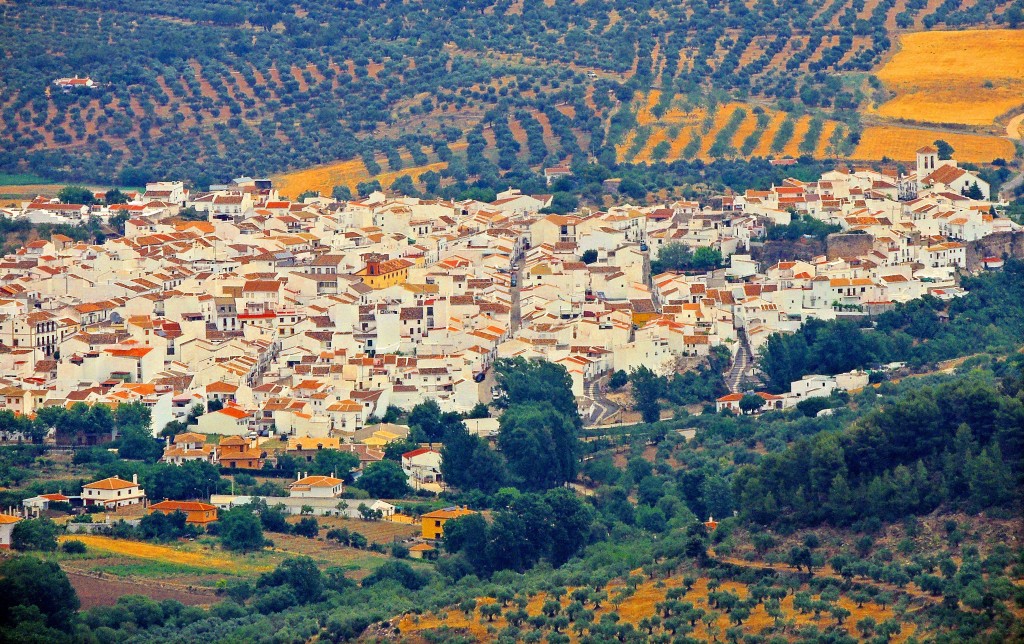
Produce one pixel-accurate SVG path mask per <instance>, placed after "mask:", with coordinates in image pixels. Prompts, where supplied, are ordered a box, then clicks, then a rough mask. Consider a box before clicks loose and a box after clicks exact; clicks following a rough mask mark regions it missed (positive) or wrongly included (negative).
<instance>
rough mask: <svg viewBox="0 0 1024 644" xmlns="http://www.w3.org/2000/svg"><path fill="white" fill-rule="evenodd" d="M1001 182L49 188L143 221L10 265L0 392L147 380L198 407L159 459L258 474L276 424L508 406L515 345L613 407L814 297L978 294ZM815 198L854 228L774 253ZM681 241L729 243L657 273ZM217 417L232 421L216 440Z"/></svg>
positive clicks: (946, 173) (321, 432) (290, 431)
mask: <svg viewBox="0 0 1024 644" xmlns="http://www.w3.org/2000/svg"><path fill="white" fill-rule="evenodd" d="M551 170H552V173H553V175H554V174H558V173H565V172H571V170H569V169H568V168H554V169H551ZM968 192H973V193H974V197H976V198H971V197H967V196H965V194H966V193H968ZM979 193H980V194H981V197H980V198H978V197H979ZM987 193H988V186H987V185H986V184H984V182H982V181H981V180H980V179H978V178H977V177H976V176H975V175H973V174H972V173H971V172H970V171H968V170H964V169H962V168H958V167H957V164H956V162H955V161H952V160H939V159H938V155H937V152H936V150H934V149H933V148H930V147H928V148H922V149H921V150H919V152H918V159H917V168H916V173H914V174H912V175H910V176H909V177H906V176H905V177H896V176H889V175H887V174H885V173H882V172H878V171H875V170H853V169H850V170H849V171H839V170H836V171H832V172H828V173H827V174H825V175H823V176H821V177H820V178H819V179H818V180H817V181H813V182H803V181H798V180H796V179H789V180H787V181H785V182H783V183H782V185H778V186H773V187H771V188H770V189H768V190H748V191H746V192H745V193H744V194H734V195H718V196H715V197H712V198H710V199H707V200H706V201H704V202H696V201H676V202H672V203H666V204H663V205H659V206H644V207H640V206H630V205H625V206H616V207H611V208H608V209H606V210H604V211H595V210H587V209H584V210H582V211H579V212H575V213H573V214H568V215H558V214H546V211H545V209H546V208H547V207H549V206H550V205H551V196H550V195H527V194H521V193H520V192H519V191H517V190H515V189H512V188H510V189H509V190H508V191H506V192H504V193H501V194H499V195H498V198H497V199H496V200H495V201H493V202H491V203H484V202H479V201H472V200H470V201H456V202H449V201H440V200H423V199H417V198H408V197H403V196H401V195H394V194H385V193H382V192H374V193H373V194H370V195H367V196H365V197H362V198H359V199H355V200H351V201H347V202H344V201H334V200H332V199H329V198H324V197H309V198H306V199H305V200H304V201H302V202H301V203H300V202H294V201H289V200H287V199H285V198H283V197H282V196H281V195H279V194H278V192H277V191H276V190H275V188H274V187H273V185H272V183H271V182H270V181H267V180H258V179H251V178H239V179H236V180H234V181H233V182H232V183H231V184H229V185H221V186H212V187H211V189H210V190H209V191H207V192H196V191H190V190H188V189H186V188H185V186H184V185H183V183H182V182H175V181H168V182H157V183H151V184H148V185H147V186H146V189H145V191H144V192H141V193H138V194H132V195H129V196H130V197H131V198H130V200H129V202H128V203H126V204H119V205H112V206H86V205H81V204H66V203H58V202H56V201H55V200H51V199H45V198H36V199H34V200H31V201H27V202H24V203H23V204H22V205H21V207H20V208H17V209H10V210H7V211H5V212H4V214H5V215H6V216H8V217H11V218H27V219H29V220H31V221H33V222H37V223H40V222H49V223H80V222H82V221H84V220H86V219H88V218H91V217H98V218H100V219H102V220H105V221H109V220H110V219H111V218H113V217H116V216H119V215H120V216H122V218H124V217H126V218H127V220H126V222H125V225H124V236H123V237H117V238H110V239H108V240H107V241H105V242H104V243H103V244H89V243H84V242H77V243H76V242H74V241H73V240H71V239H70V238H68V237H66V236H62V235H53V236H52V238H50V239H38V240H36V241H32V242H30V243H28V244H27V245H26V246H25V247H23V248H21V249H19V250H18V251H17V252H16V253H13V254H10V255H8V256H6V257H4V258H3V260H2V262H0V379H2V386H3V391H2V396H0V407H2V408H3V409H7V410H10V411H12V412H14V413H15V414H25V415H33V414H35V413H36V412H37V411H38V410H39V409H41V408H44V407H48V406H62V407H67V406H70V405H73V404H75V403H85V404H87V405H91V404H95V403H105V404H108V405H112V406H116V405H118V404H121V403H128V402H136V401H137V402H141V403H142V404H144V405H145V406H146V407H148V408H149V409H150V411H151V414H152V419H153V424H152V430H153V433H154V436H156V435H157V434H158V433H159V432H160V431H161V430H162V429H163V428H164V427H165V426H167V424H168V423H170V422H172V421H184V420H185V419H186V418H187V417H188V416H189V414H190V413H193V414H194V413H195V412H194V410H195V409H196V406H197V405H198V408H199V409H200V412H201V414H200V415H199V416H198V418H194V417H193V419H192V420H194V421H195V424H193V425H191V426H190V429H191V431H190V432H189V433H188V434H185V435H180V436H178V437H176V438H175V439H174V441H173V443H171V442H170V441H168V444H167V447H166V450H165V455H164V460H165V461H167V462H172V463H181V462H184V461H187V460H193V459H200V460H205V461H209V462H214V463H219V464H220V465H221V466H225V467H238V468H245V469H259V468H260V467H262V466H263V465H264V464H265V462H266V460H267V459H268V458H269V459H273V458H274V454H273V453H272V452H271V453H268V452H267V451H266V450H262V449H260V447H259V445H260V444H261V443H262V442H264V441H266V440H267V439H269V438H271V437H275V438H278V439H280V440H281V441H284V444H286V446H287V447H286V449H287V450H289V451H293V452H295V453H302V452H304V451H306V450H310V449H314V450H315V449H318V448H319V449H323V448H325V447H328V448H333V449H346V450H349V451H352V452H353V453H356V454H357V455H358V457H359V459H360V461H361V462H362V463H366V462H372V461H373V460H380V458H382V456H383V454H382V451H381V450H383V448H384V447H385V446H386V445H387V444H388V443H389V442H390V441H392V440H398V439H404V438H405V437H406V436H407V435H408V428H407V427H403V426H399V425H387V424H381V423H380V419H381V418H382V417H383V416H384V415H385V413H386V411H387V410H388V408H389V407H397V408H399V409H404V410H408V409H410V408H412V407H414V406H415V405H417V404H419V403H422V402H424V401H426V400H433V401H436V402H437V404H438V405H439V406H440V408H441V410H442V411H445V412H460V413H466V412H468V411H470V410H471V409H473V408H474V407H477V406H478V405H479V404H480V403H483V404H485V405H486V404H488V403H490V402H491V400H492V395H493V393H494V391H493V386H494V379H493V374H492V369H490V367H491V365H492V364H493V362H494V361H495V360H496V359H499V358H515V357H523V358H527V359H533V358H538V359H542V360H547V361H550V362H553V363H556V364H559V365H562V366H564V367H565V369H566V370H567V372H568V374H569V375H570V377H571V379H572V390H573V393H574V394H575V395H576V397H577V401H578V402H579V404H580V410H581V413H582V415H583V416H584V420H585V421H586V422H587V423H588V424H598V423H601V422H608V421H609V420H611V419H612V416H614V413H615V411H616V407H615V405H612V404H610V403H608V402H607V401H602V400H601V399H602V394H601V390H602V388H603V387H602V379H603V378H604V377H605V376H607V375H608V374H610V373H612V372H615V371H620V370H621V371H625V372H630V371H632V370H634V369H636V368H638V367H640V366H642V365H646V366H647V367H650V368H651V369H652V370H654V371H655V372H658V373H662V374H667V373H671V372H674V371H678V370H684V369H687V368H692V367H693V366H694V365H696V364H698V363H700V362H701V361H702V360H703V359H705V358H706V357H708V356H709V355H710V353H711V352H712V351H714V350H716V349H715V348H716V347H724V348H725V349H727V350H728V351H729V354H730V355H732V356H739V355H741V354H746V356H748V357H749V356H752V355H755V354H756V353H757V351H758V349H759V347H761V346H762V345H763V344H764V342H765V341H766V339H767V338H768V336H769V335H771V334H772V333H776V332H791V331H795V330H796V329H798V328H799V327H800V325H801V324H802V323H803V322H805V321H806V320H808V319H811V318H817V319H823V320H829V319H836V318H837V317H856V316H863V315H867V314H869V313H878V312H882V311H884V310H886V309H887V308H891V307H892V305H893V304H894V303H897V302H906V301H908V300H910V299H913V298H917V297H920V296H922V295H926V294H930V295H933V296H935V297H937V298H940V299H950V298H954V297H957V296H959V295H962V294H963V290H962V289H961V288H960V287H959V286H958V281H957V271H958V270H964V269H972V270H974V269H981V270H986V269H998V268H999V267H1000V266H1001V264H1002V258H1001V257H996V256H993V257H981V258H980V260H979V259H978V258H972V257H971V256H970V255H971V253H969V252H968V246H969V245H970V244H972V243H974V242H978V240H983V239H984V238H987V237H989V236H991V235H996V234H999V233H1007V232H1013V231H1016V230H1019V228H1020V226H1018V225H1017V224H1015V223H1014V222H1012V221H1011V220H1010V219H1008V218H1005V217H1000V216H998V208H997V204H993V203H992V202H990V201H988V199H987V198H985V197H987ZM799 217H810V218H813V219H814V220H818V221H820V222H824V223H827V224H833V225H835V226H838V230H839V231H840V232H838V233H835V234H832V235H830V236H829V238H828V243H827V244H826V246H827V248H826V249H825V252H823V253H821V254H814V255H813V256H808V257H805V258H799V259H798V258H786V259H781V260H779V261H772V262H769V263H766V262H764V261H759V260H758V259H755V257H757V256H758V251H759V250H763V247H764V239H765V236H766V231H767V230H768V229H770V228H771V227H774V226H785V225H787V224H790V223H791V222H792V221H793V220H794V219H795V218H799ZM797 243H798V245H799V240H798V242H797ZM673 245H676V246H677V247H678V245H682V246H684V247H686V248H688V249H690V250H691V251H696V250H697V249H701V248H709V249H714V250H716V251H719V252H720V253H721V257H723V258H724V260H722V262H721V265H720V266H718V267H715V266H711V267H708V268H707V269H699V270H686V271H666V272H661V273H660V274H652V270H651V266H652V264H654V265H657V262H658V260H659V256H660V254H661V253H662V251H663V250H664V249H665V248H666V247H669V246H673ZM747 362H748V363H749V362H750V361H749V360H748V361H747ZM739 375H740V377H739V378H737V379H736V380H735V382H733V383H730V385H731V386H732V388H733V390H734V392H733V394H732V397H731V399H730V397H725V398H723V399H721V400H719V401H718V408H719V409H721V408H723V407H730V406H735V403H736V402H737V401H738V400H739V397H740V395H741V393H742V389H746V388H750V387H752V386H754V385H756V382H757V374H756V373H754V372H753V370H752V367H751V366H748V367H747V368H746V372H745V373H742V374H739ZM847 376H848V377H846V378H845V379H844V378H843V377H833V378H824V377H821V378H818V379H814V378H811V379H810V380H808V381H807V382H800V383H794V385H793V391H792V392H791V393H790V394H789V395H787V396H781V397H778V400H775V399H774V398H773V399H772V400H768V399H767V398H766V406H767V407H773V408H774V407H778V408H782V407H789V406H792V405H793V404H795V403H796V402H798V401H799V400H800V399H802V398H803V397H806V396H807V395H815V393H813V392H817V394H816V395H828V394H829V393H831V391H832V390H834V389H835V388H837V387H839V388H845V389H853V388H857V387H860V386H863V384H865V383H866V376H864V375H863V374H859V375H858V374H848V375H847ZM808 392H812V393H811V394H809V393H808ZM765 396H768V395H767V394H765ZM471 422H472V424H471V425H470V428H471V430H472V431H473V432H474V433H477V434H478V435H481V436H484V437H487V436H492V435H494V434H495V433H496V432H497V420H495V419H481V420H477V421H471ZM211 435H215V436H218V437H231V438H230V439H227V440H221V441H220V442H219V444H217V445H216V446H214V445H213V444H210V445H207V444H206V440H205V439H206V437H208V436H211ZM4 438H6V439H9V440H10V439H17V438H19V437H17V436H5V437H4ZM69 440H72V441H78V442H84V441H91V440H94V437H86V436H78V437H72V438H71V439H69ZM417 459H418V460H420V461H423V460H424V459H426V460H425V461H424V462H417V463H411V462H410V463H405V464H403V465H404V466H405V471H406V473H407V474H408V475H409V476H410V479H411V480H415V481H416V482H417V484H418V485H422V486H426V488H427V489H431V488H434V489H440V488H439V479H440V477H439V475H438V469H439V468H438V463H437V462H435V461H436V452H432V453H431V451H430V450H427V453H426V454H418V455H414V456H413V458H412V459H411V460H417ZM431 459H433V460H431Z"/></svg>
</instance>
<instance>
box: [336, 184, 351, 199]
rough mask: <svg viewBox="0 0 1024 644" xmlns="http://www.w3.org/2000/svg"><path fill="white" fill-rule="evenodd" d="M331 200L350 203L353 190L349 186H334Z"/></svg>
mask: <svg viewBox="0 0 1024 644" xmlns="http://www.w3.org/2000/svg"><path fill="white" fill-rule="evenodd" d="M331 199H334V200H335V201H350V200H351V199H352V190H351V189H350V188H349V187H348V186H334V187H333V188H331Z"/></svg>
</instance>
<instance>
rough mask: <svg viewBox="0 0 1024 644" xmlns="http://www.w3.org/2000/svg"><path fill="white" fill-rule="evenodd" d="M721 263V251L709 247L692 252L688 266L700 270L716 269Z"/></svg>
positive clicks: (702, 247) (701, 247)
mask: <svg viewBox="0 0 1024 644" xmlns="http://www.w3.org/2000/svg"><path fill="white" fill-rule="evenodd" d="M721 263H722V251H720V250H718V249H717V248H711V247H710V246H700V247H698V248H697V250H695V251H693V259H691V260H690V265H691V266H692V267H693V268H698V269H702V270H710V269H712V268H718V267H719V266H720V265H721Z"/></svg>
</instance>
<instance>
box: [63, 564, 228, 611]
mask: <svg viewBox="0 0 1024 644" xmlns="http://www.w3.org/2000/svg"><path fill="white" fill-rule="evenodd" d="M66 572H67V575H68V580H69V581H70V582H71V586H72V587H74V589H75V592H76V593H77V594H78V599H79V601H81V602H82V608H83V609H87V608H93V607H95V606H113V605H114V604H115V603H117V600H118V598H119V597H122V596H124V595H145V596H146V597H149V598H150V599H154V600H156V601H161V600H164V599H176V600H178V601H180V602H181V603H182V604H185V605H188V606H205V605H209V604H214V603H216V602H217V601H218V599H217V597H216V596H215V595H212V594H208V593H200V592H189V591H188V590H184V589H182V590H176V589H173V588H165V587H160V586H154V585H151V584H145V583H141V582H130V581H125V580H123V579H113V578H105V579H97V578H95V577H91V576H87V575H83V574H81V573H78V572H73V571H66Z"/></svg>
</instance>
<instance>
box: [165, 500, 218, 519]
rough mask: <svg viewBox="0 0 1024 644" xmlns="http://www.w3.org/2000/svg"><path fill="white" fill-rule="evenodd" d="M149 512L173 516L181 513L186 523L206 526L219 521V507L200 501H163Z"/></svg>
mask: <svg viewBox="0 0 1024 644" xmlns="http://www.w3.org/2000/svg"><path fill="white" fill-rule="evenodd" d="M149 512H150V514H152V513H153V512H159V513H161V514H173V513H175V512H181V513H183V514H184V515H185V523H191V524H193V525H206V524H207V523H213V522H214V521H216V520H217V506H215V505H210V504H209V503H202V502H200V501H161V502H159V503H154V504H153V505H151V506H149Z"/></svg>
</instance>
